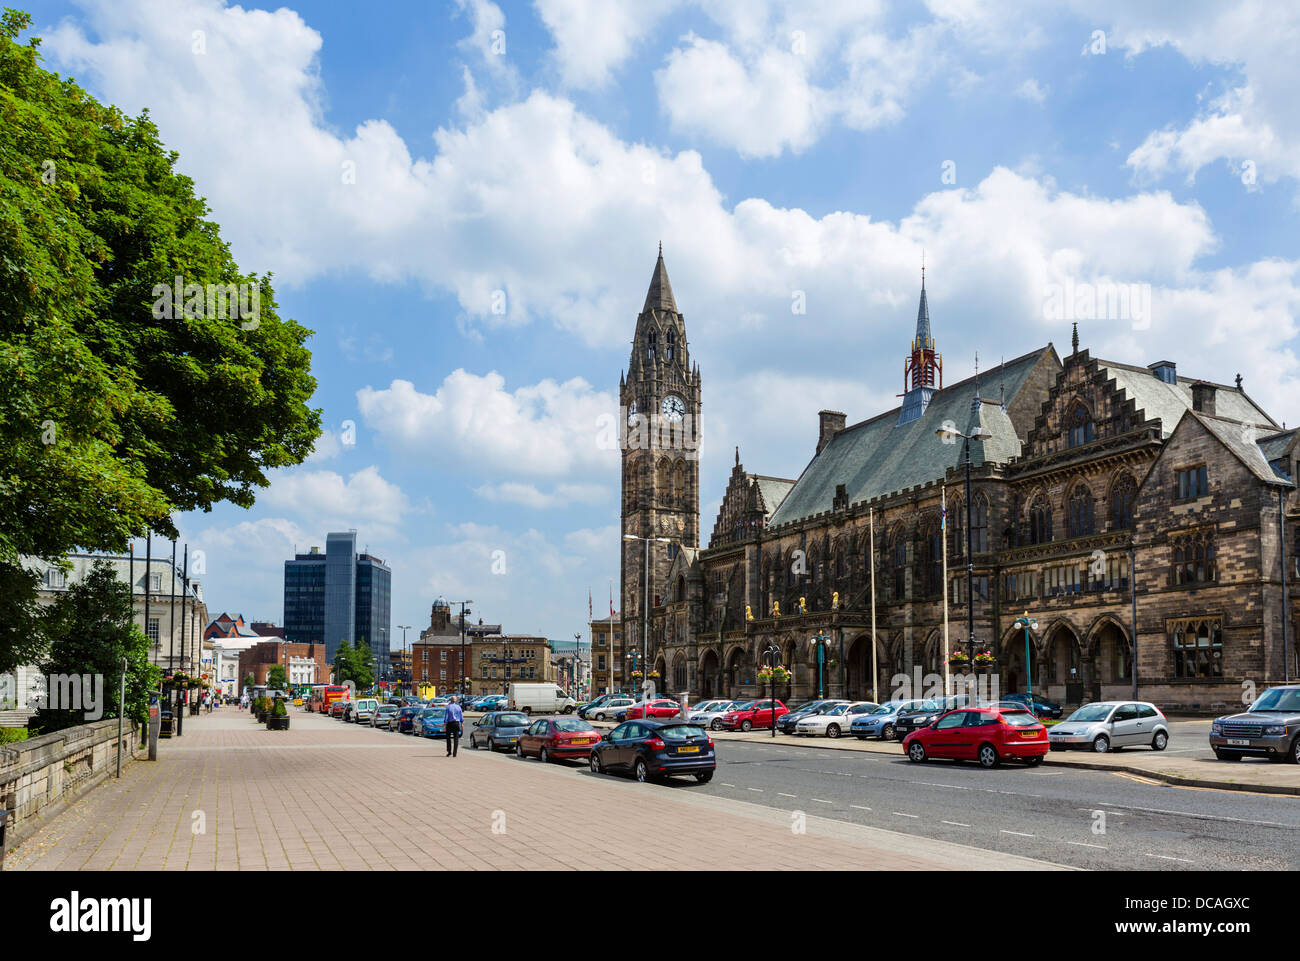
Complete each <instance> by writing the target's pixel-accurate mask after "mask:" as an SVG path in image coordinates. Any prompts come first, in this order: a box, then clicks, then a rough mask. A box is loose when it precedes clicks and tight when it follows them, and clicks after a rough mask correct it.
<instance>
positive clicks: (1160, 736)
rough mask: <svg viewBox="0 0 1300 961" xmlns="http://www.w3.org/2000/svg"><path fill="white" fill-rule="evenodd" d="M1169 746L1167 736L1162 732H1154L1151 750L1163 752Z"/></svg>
mask: <svg viewBox="0 0 1300 961" xmlns="http://www.w3.org/2000/svg"><path fill="white" fill-rule="evenodd" d="M1168 746H1169V735H1168V734H1166V733H1165V732H1164V731H1156V736H1155V737H1153V738H1152V739H1151V750H1153V751H1163V750H1164V749H1165V748H1167V747H1168Z"/></svg>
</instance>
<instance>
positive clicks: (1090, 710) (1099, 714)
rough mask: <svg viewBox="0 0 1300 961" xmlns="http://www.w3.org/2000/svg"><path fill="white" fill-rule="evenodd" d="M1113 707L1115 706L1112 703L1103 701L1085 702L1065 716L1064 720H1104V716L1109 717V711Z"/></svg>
mask: <svg viewBox="0 0 1300 961" xmlns="http://www.w3.org/2000/svg"><path fill="white" fill-rule="evenodd" d="M1114 708H1115V705H1114V704H1105V703H1101V704H1085V705H1084V706H1083V707H1081V708H1079V709H1078V710H1077V711H1075V712H1074V713H1073V714H1071V715H1070V716H1069V717H1068V718H1066V720H1067V721H1104V720H1106V718H1108V717H1110V712H1111V711H1112V710H1114Z"/></svg>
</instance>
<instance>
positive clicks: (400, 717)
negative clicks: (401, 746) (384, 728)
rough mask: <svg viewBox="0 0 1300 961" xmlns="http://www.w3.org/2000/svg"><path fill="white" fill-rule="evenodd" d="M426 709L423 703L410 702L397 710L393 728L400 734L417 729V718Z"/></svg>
mask: <svg viewBox="0 0 1300 961" xmlns="http://www.w3.org/2000/svg"><path fill="white" fill-rule="evenodd" d="M423 710H424V706H423V705H421V704H408V705H407V706H406V707H404V708H402V709H401V710H400V711H398V712H397V718H396V719H395V720H394V721H393V722H392V723H393V727H392V730H394V731H397V733H399V734H410V733H411V732H412V731H413V730H414V729H415V718H416V716H417V715H419V714H420V712H421V711H423Z"/></svg>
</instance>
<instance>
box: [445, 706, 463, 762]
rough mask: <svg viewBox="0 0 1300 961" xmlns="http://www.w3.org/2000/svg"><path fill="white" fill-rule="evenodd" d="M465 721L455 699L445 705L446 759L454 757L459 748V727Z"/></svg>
mask: <svg viewBox="0 0 1300 961" xmlns="http://www.w3.org/2000/svg"><path fill="white" fill-rule="evenodd" d="M464 720H465V715H464V714H463V713H462V712H461V709H460V704H459V703H457V698H454V697H453V698H452V699H451V703H450V704H448V705H447V757H455V756H456V751H457V749H458V748H459V747H460V726H461V723H462V722H463V721H464Z"/></svg>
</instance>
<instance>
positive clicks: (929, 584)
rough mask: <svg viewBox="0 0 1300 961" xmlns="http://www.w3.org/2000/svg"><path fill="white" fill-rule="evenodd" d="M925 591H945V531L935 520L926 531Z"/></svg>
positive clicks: (940, 592)
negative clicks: (940, 528)
mask: <svg viewBox="0 0 1300 961" xmlns="http://www.w3.org/2000/svg"><path fill="white" fill-rule="evenodd" d="M925 592H926V594H929V595H932V596H933V595H935V594H942V593H943V532H942V531H941V530H939V525H938V524H937V523H935V522H933V521H931V522H930V525H929V526H928V527H927V528H926V531H925Z"/></svg>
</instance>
